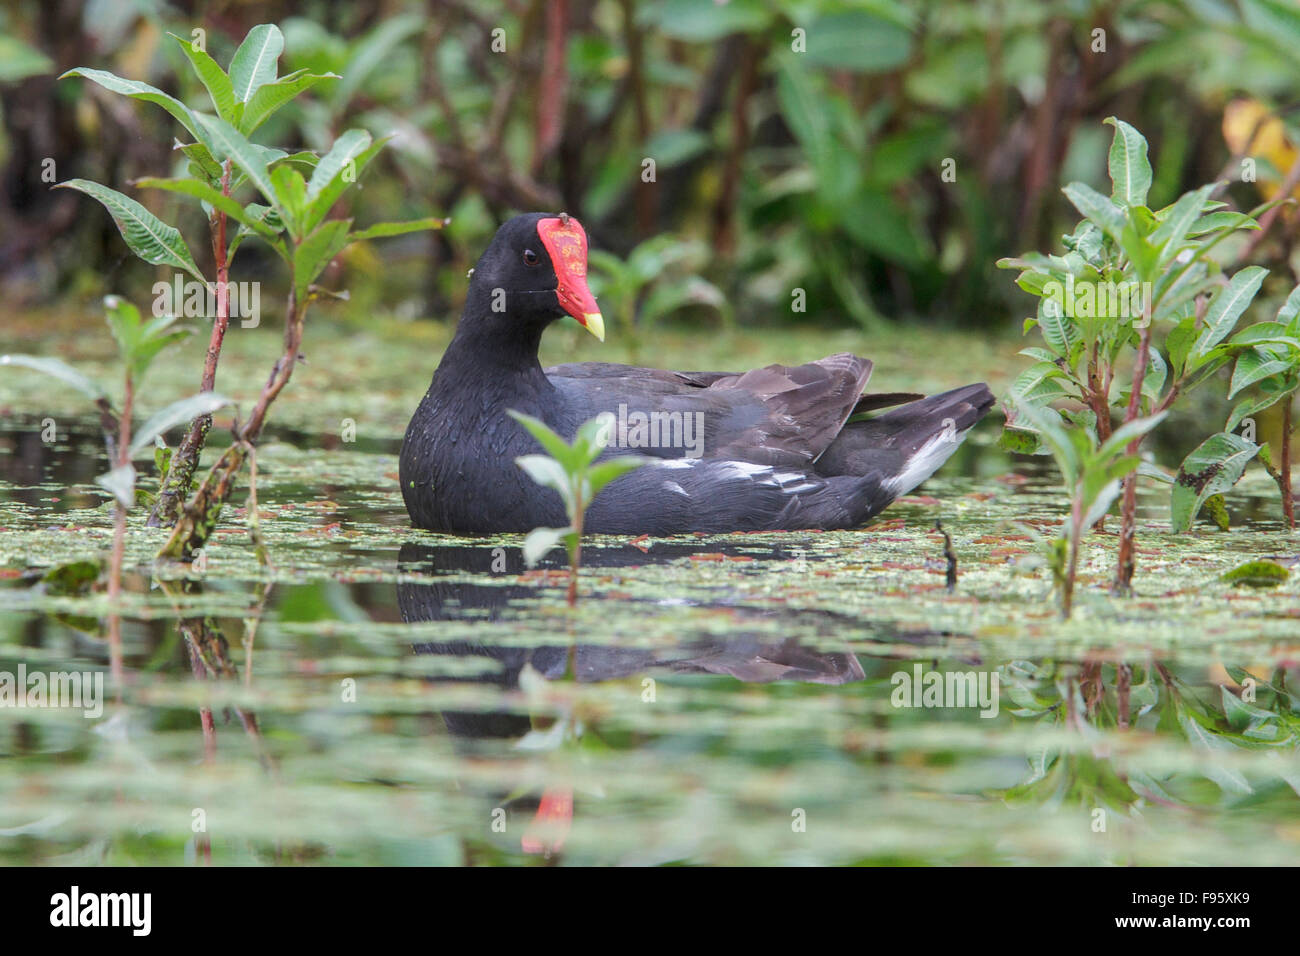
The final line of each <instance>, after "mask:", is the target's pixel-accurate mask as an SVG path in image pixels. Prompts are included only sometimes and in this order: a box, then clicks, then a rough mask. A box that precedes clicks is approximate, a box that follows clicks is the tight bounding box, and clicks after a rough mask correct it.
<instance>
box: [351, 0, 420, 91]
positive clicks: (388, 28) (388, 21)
mask: <svg viewBox="0 0 1300 956" xmlns="http://www.w3.org/2000/svg"><path fill="white" fill-rule="evenodd" d="M424 28H425V20H424V17H422V16H420V15H419V14H417V13H407V14H403V15H399V16H388V17H384V18H383V19H382V20H381V21H380V22H379V25H378V26H376V27H375V28H374V29H373V30H371V31H370V32H369V33H367V34H366V35H365V36H364V37H362V38H361V39H360V40H358V41H357V42H356V43H354V44H353V45H352V51H351V54H350V55H349V57H348V61H347V63H346V64H344V66H343V68H342V70H341V72H342V74H343V79H342V82H340V83H339V85H338V86H337V87H335V90H334V101H335V102H336V103H337V104H338V105H339V107H340V108H342V107H343V106H345V105H346V104H347V103H348V101H349V100H351V99H352V97H353V95H354V94H355V93H356V92H357V90H359V89H361V87H362V85H363V84H364V83H365V82H366V80H367V79H368V78H369V77H370V75H371V73H373V72H374V71H375V70H378V69H382V68H383V66H384V64H385V63H386V62H388V61H389V55H390V54H391V53H392V51H393V48H394V47H396V46H397V45H398V44H399V43H401V42H402V41H403V40H405V39H406V38H407V37H410V36H414V35H415V34H417V33H419V32H420V31H421V30H423V29H424Z"/></svg>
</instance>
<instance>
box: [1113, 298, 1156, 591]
mask: <svg viewBox="0 0 1300 956" xmlns="http://www.w3.org/2000/svg"><path fill="white" fill-rule="evenodd" d="M1143 319H1145V320H1146V324H1145V325H1144V326H1143V328H1142V333H1141V338H1140V339H1139V341H1138V356H1137V365H1136V366H1134V368H1133V386H1132V391H1131V392H1130V393H1129V397H1128V410H1127V411H1126V412H1125V414H1124V422H1125V424H1127V423H1129V422H1131V421H1134V420H1135V419H1136V418H1137V417H1138V415H1139V414H1140V412H1141V410H1142V381H1143V379H1145V378H1146V374H1147V363H1148V361H1150V358H1151V306H1150V305H1149V304H1148V306H1147V308H1146V311H1145V313H1144V314H1143ZM1141 444H1142V436H1141V435H1139V436H1137V437H1136V438H1134V439H1133V440H1132V441H1130V442H1129V443H1128V447H1127V448H1126V449H1125V451H1126V452H1127V453H1128V454H1130V455H1136V454H1137V453H1138V448H1139V447H1140V446H1141ZM1136 532H1137V472H1136V471H1134V472H1132V473H1131V474H1129V475H1128V477H1126V478H1125V479H1124V504H1123V508H1122V510H1121V524H1120V532H1119V555H1118V557H1117V559H1116V561H1115V583H1114V584H1113V585H1112V587H1111V591H1112V593H1115V594H1128V593H1129V592H1130V591H1131V590H1132V587H1133V570H1134V565H1135V560H1134V556H1133V536H1134V534H1136Z"/></svg>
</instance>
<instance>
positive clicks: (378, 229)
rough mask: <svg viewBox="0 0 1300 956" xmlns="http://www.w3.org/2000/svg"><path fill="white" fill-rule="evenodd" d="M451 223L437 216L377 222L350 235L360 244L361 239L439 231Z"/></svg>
mask: <svg viewBox="0 0 1300 956" xmlns="http://www.w3.org/2000/svg"><path fill="white" fill-rule="evenodd" d="M449 222H451V220H450V219H443V218H441V217H439V216H429V217H426V218H424V219H411V220H408V221H406V222H379V223H375V224H374V225H373V226H367V227H366V228H365V229H362V230H361V231H360V232H354V233H353V234H352V241H353V242H360V241H361V240H362V239H380V238H383V237H385V236H401V235H405V234H406V233H408V232H420V231H421V230H424V229H441V228H442V227H443V226H445V225H447V224H448V223H449Z"/></svg>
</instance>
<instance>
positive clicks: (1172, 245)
mask: <svg viewBox="0 0 1300 956" xmlns="http://www.w3.org/2000/svg"><path fill="white" fill-rule="evenodd" d="M1106 122H1107V123H1109V124H1111V125H1112V126H1114V127H1115V133H1114V137H1113V140H1112V143H1111V147H1110V153H1109V157H1108V169H1109V174H1110V179H1111V183H1112V191H1111V195H1110V196H1109V197H1107V196H1103V195H1102V194H1100V193H1098V192H1097V191H1096V190H1094V189H1092V188H1091V187H1089V186H1087V185H1086V184H1084V183H1078V182H1076V183H1071V184H1069V185H1068V186H1066V187H1065V188H1064V192H1065V195H1066V196H1067V197H1068V198H1069V200H1070V201H1071V202H1072V203H1073V204H1074V206H1075V208H1077V209H1078V210H1079V212H1080V213H1081V214H1082V215H1083V217H1084V219H1083V221H1082V222H1080V223H1079V225H1078V226H1077V228H1076V229H1075V230H1074V232H1073V233H1071V234H1070V235H1068V236H1065V237H1064V239H1063V243H1064V245H1065V249H1066V251H1065V252H1064V253H1063V254H1062V255H1042V254H1040V253H1026V254H1025V255H1022V256H1020V257H1018V258H1013V259H1003V260H1001V261H1000V262H999V263H998V265H999V266H1000V267H1002V268H1010V269H1019V270H1021V272H1020V275H1019V276H1018V278H1017V280H1016V281H1017V284H1018V285H1019V286H1020V287H1021V288H1022V289H1024V290H1025V291H1027V292H1029V293H1031V294H1033V295H1035V296H1037V297H1038V300H1039V301H1038V309H1037V315H1036V316H1034V317H1032V318H1029V319H1027V320H1026V321H1025V331H1026V332H1028V331H1030V330H1031V329H1037V330H1038V331H1039V333H1040V334H1041V336H1042V340H1043V346H1044V347H1038V346H1035V347H1031V348H1026V349H1023V350H1022V354H1024V355H1027V356H1029V357H1030V358H1033V359H1034V360H1035V361H1034V364H1033V365H1031V366H1030V367H1029V368H1027V369H1025V370H1024V371H1023V372H1022V373H1021V374H1020V375H1019V377H1018V378H1017V379H1016V381H1015V383H1014V386H1013V392H1014V393H1015V394H1016V395H1017V396H1018V401H1019V403H1020V404H1019V405H1017V406H1014V407H1012V408H1011V409H1009V411H1008V419H1007V429H1006V430H1005V431H1004V433H1003V439H1002V444H1003V447H1005V448H1008V449H1009V450H1012V451H1017V452H1023V453H1035V454H1037V453H1042V452H1044V451H1045V450H1046V449H1045V448H1044V447H1043V441H1042V438H1041V433H1040V432H1039V430H1038V429H1036V428H1034V427H1033V426H1031V427H1029V428H1025V427H1024V426H1023V412H1022V411H1021V410H1020V409H1021V408H1023V406H1024V405H1025V404H1031V405H1033V406H1035V407H1036V408H1038V409H1040V410H1041V411H1042V412H1043V414H1044V415H1046V416H1049V417H1051V416H1056V418H1055V420H1056V421H1057V422H1060V423H1063V424H1064V423H1066V422H1067V419H1065V418H1062V417H1061V415H1060V413H1059V412H1057V411H1055V410H1054V409H1052V408H1051V403H1053V402H1055V401H1057V400H1059V399H1073V400H1075V401H1078V402H1081V403H1082V404H1083V406H1084V409H1085V410H1084V411H1083V412H1082V413H1079V414H1075V415H1072V416H1071V418H1072V420H1071V421H1069V424H1068V426H1067V427H1070V428H1078V427H1092V428H1095V430H1096V434H1097V439H1098V441H1099V442H1101V443H1103V444H1104V443H1105V442H1106V441H1107V440H1108V439H1109V438H1110V437H1111V434H1112V432H1113V431H1114V429H1115V424H1114V418H1115V417H1116V416H1118V418H1119V421H1120V423H1121V424H1131V423H1133V422H1135V421H1137V420H1138V419H1139V418H1141V417H1143V416H1150V415H1157V414H1159V413H1161V412H1165V411H1167V410H1168V409H1169V408H1170V407H1171V406H1173V405H1174V403H1175V402H1176V401H1177V400H1178V399H1179V398H1180V397H1182V396H1185V395H1186V394H1187V393H1188V392H1190V391H1191V390H1192V389H1194V388H1196V387H1197V386H1199V385H1201V384H1203V383H1205V382H1206V381H1209V380H1211V379H1212V378H1213V377H1214V375H1215V373H1216V372H1218V371H1219V370H1220V369H1222V368H1224V367H1226V366H1228V365H1230V364H1232V363H1233V362H1234V361H1236V360H1238V359H1239V356H1241V355H1242V354H1243V353H1252V352H1254V351H1255V350H1256V349H1258V348H1260V347H1261V346H1262V347H1264V348H1266V349H1271V348H1273V347H1275V346H1276V347H1289V342H1288V341H1287V340H1288V338H1289V336H1287V335H1285V334H1283V333H1284V332H1285V331H1286V330H1285V329H1282V330H1274V329H1272V328H1266V327H1261V326H1252V327H1250V328H1248V329H1246V330H1243V331H1242V332H1241V333H1239V334H1237V335H1236V336H1233V335H1232V333H1233V330H1234V328H1235V326H1236V324H1237V322H1238V320H1239V319H1240V318H1241V316H1242V315H1243V314H1244V313H1245V311H1246V309H1247V307H1248V306H1249V305H1250V303H1251V302H1252V300H1253V299H1254V297H1255V295H1256V293H1257V292H1258V291H1259V289H1260V286H1261V284H1262V283H1263V281H1264V277H1265V276H1266V275H1267V270H1265V269H1263V268H1260V267H1258V266H1247V267H1245V268H1242V269H1240V270H1238V271H1236V272H1235V273H1233V274H1232V275H1231V276H1229V275H1227V274H1225V272H1224V269H1223V267H1222V266H1221V265H1220V264H1219V262H1218V261H1217V260H1216V259H1215V258H1213V257H1212V256H1211V255H1210V253H1211V252H1212V251H1213V250H1214V249H1215V248H1216V247H1217V246H1218V245H1219V243H1221V242H1223V240H1225V239H1226V238H1228V237H1229V236H1230V235H1232V234H1233V233H1236V232H1239V231H1241V230H1252V229H1258V228H1259V224H1258V223H1257V222H1256V220H1255V216H1256V215H1258V214H1259V213H1260V212H1261V211H1262V210H1265V209H1267V208H1269V206H1270V205H1272V204H1265V205H1264V206H1261V207H1259V208H1257V209H1255V210H1253V211H1252V212H1251V213H1250V214H1243V213H1239V212H1232V211H1228V210H1226V209H1225V206H1226V204H1225V203H1224V202H1222V201H1219V200H1216V199H1214V198H1213V196H1214V194H1215V192H1216V191H1217V190H1218V189H1219V188H1220V187H1221V186H1222V185H1223V184H1222V183H1209V184H1207V185H1204V186H1202V187H1200V188H1199V189H1195V190H1192V191H1191V192H1188V193H1185V194H1184V195H1183V196H1181V197H1180V198H1179V199H1178V200H1177V201H1176V202H1174V203H1171V204H1170V205H1168V206H1166V207H1164V208H1163V209H1159V210H1155V211H1153V210H1151V209H1149V208H1148V207H1147V205H1146V201H1147V191H1148V189H1149V187H1150V185H1151V179H1152V174H1151V164H1150V162H1149V161H1148V159H1147V143H1146V140H1145V139H1144V138H1143V137H1142V135H1141V133H1139V132H1138V131H1137V130H1136V129H1134V128H1133V127H1132V126H1130V125H1129V124H1128V123H1125V122H1123V121H1122V120H1119V119H1116V118H1114V117H1111V118H1110V119H1108V120H1107V121H1106ZM1275 202H1276V201H1275ZM1252 330H1253V331H1252ZM1157 333H1158V334H1157ZM1275 370H1276V369H1275ZM1128 434H1129V441H1128V444H1127V446H1126V449H1125V451H1126V453H1127V454H1128V455H1136V454H1138V452H1139V449H1140V446H1141V442H1142V438H1143V435H1144V434H1145V431H1139V432H1129V433H1128ZM1257 452H1258V446H1257V445H1255V444H1254V442H1252V441H1249V440H1248V439H1246V438H1243V437H1242V436H1238V435H1233V434H1231V433H1230V432H1224V433H1221V434H1220V435H1216V436H1214V437H1213V438H1211V439H1210V440H1208V441H1207V442H1206V443H1204V444H1202V445H1201V447H1200V448H1198V449H1197V450H1196V451H1194V452H1192V454H1191V455H1189V456H1188V459H1187V461H1185V462H1184V469H1183V472H1182V474H1181V476H1180V478H1179V479H1178V480H1177V481H1175V482H1174V490H1173V493H1172V496H1171V511H1172V513H1173V514H1174V515H1175V525H1176V526H1178V527H1183V526H1184V524H1185V525H1187V526H1190V523H1191V518H1192V517H1193V516H1194V514H1195V508H1199V507H1200V505H1202V504H1204V502H1205V501H1206V500H1207V499H1208V498H1209V497H1210V496H1211V495H1213V494H1215V493H1218V492H1221V491H1223V490H1224V487H1223V486H1224V484H1225V483H1226V484H1227V486H1228V487H1231V484H1232V483H1235V481H1236V480H1237V478H1239V477H1240V475H1241V469H1244V467H1245V465H1246V462H1247V461H1249V460H1250V458H1252V457H1254V455H1255V453H1257ZM1238 465H1239V466H1240V467H1238ZM1193 466H1196V467H1193ZM1189 491H1190V492H1191V496H1190V500H1189V498H1188V492H1189ZM1136 504H1137V471H1136V470H1131V471H1129V473H1128V474H1127V476H1126V477H1125V478H1124V480H1123V501H1122V507H1121V521H1122V527H1121V530H1120V543H1119V551H1118V554H1117V557H1116V567H1115V578H1114V584H1113V590H1114V591H1115V592H1116V593H1127V592H1128V591H1129V590H1130V588H1131V585H1132V579H1133V571H1134V543H1133V537H1134V533H1135V530H1136ZM1189 510H1190V514H1188V511H1189ZM1104 513H1105V512H1104V511H1103V512H1101V513H1100V514H1099V515H1098V516H1097V517H1098V518H1099V519H1100V518H1101V517H1102V515H1104ZM1184 516H1186V520H1185V522H1184V520H1183V517H1184Z"/></svg>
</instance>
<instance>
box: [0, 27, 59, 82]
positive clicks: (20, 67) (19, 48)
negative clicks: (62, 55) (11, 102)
mask: <svg viewBox="0 0 1300 956" xmlns="http://www.w3.org/2000/svg"><path fill="white" fill-rule="evenodd" d="M52 72H54V61H53V60H51V59H50V58H49V57H48V56H46V55H45V54H44V53H42V52H41V51H40V50H37V49H36V48H34V47H31V46H28V45H27V44H26V43H24V42H23V41H22V40H19V39H18V38H17V37H16V36H10V35H9V34H8V33H5V34H3V35H0V83H17V82H18V81H19V80H25V79H27V77H29V76H42V75H43V74H46V73H52Z"/></svg>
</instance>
